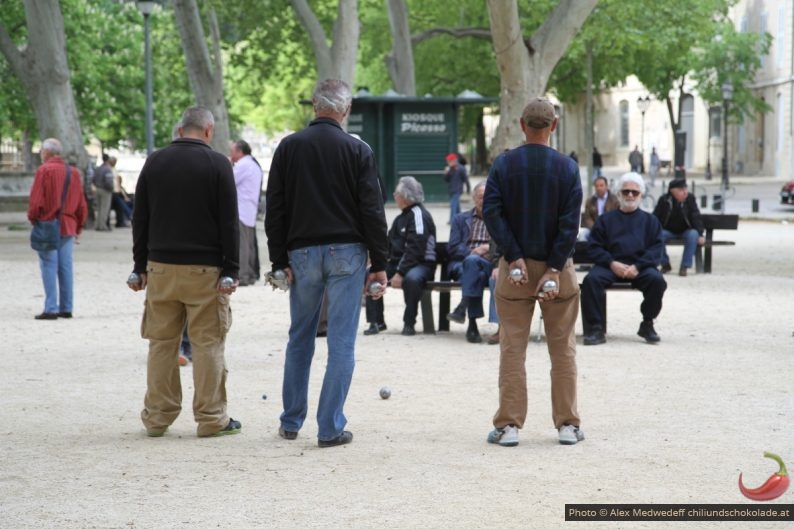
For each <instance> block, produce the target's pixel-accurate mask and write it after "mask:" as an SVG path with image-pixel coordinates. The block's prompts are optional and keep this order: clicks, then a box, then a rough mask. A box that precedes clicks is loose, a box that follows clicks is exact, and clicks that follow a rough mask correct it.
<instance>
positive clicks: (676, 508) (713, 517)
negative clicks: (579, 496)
mask: <svg viewBox="0 0 794 529" xmlns="http://www.w3.org/2000/svg"><path fill="white" fill-rule="evenodd" d="M565 521H566V522H609V521H616V522H617V521H625V522H637V521H652V522H653V521H657V522H661V521H673V522H705V521H716V522H719V521H724V522H794V504H792V503H786V504H771V505H770V504H765V505H756V504H746V503H733V504H721V503H686V504H674V503H609V504H605V503H566V504H565Z"/></svg>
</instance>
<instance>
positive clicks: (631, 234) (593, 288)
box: [582, 173, 667, 345]
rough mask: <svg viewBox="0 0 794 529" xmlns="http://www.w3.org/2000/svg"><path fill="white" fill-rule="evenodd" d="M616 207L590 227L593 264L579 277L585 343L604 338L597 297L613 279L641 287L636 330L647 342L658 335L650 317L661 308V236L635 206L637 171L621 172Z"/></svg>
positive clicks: (639, 181) (653, 219)
mask: <svg viewBox="0 0 794 529" xmlns="http://www.w3.org/2000/svg"><path fill="white" fill-rule="evenodd" d="M618 189H619V190H620V195H619V199H618V200H619V201H620V209H617V210H614V211H610V212H608V213H604V214H603V215H601V216H600V217H598V220H596V223H595V225H593V230H592V231H591V232H590V239H589V242H588V247H587V253H588V255H589V257H590V258H591V259H592V260H593V262H594V263H595V266H593V268H592V269H591V270H590V272H589V273H588V274H587V277H585V278H584V281H583V282H582V319H583V321H584V323H585V328H588V327H589V329H590V331H589V332H588V333H587V334H586V335H585V337H584V344H585V345H598V344H602V343H604V342H606V337H605V336H604V307H603V304H602V302H603V299H604V295H605V291H606V288H607V287H609V286H610V285H611V284H612V283H614V282H616V281H631V286H632V287H633V288H636V289H637V290H641V291H642V295H643V301H642V304H641V305H640V312H641V313H642V323H641V324H640V329H639V331H637V334H638V335H640V336H642V337H643V338H645V341H646V342H648V343H656V342H658V341H659V340H660V338H659V335H658V334H656V331H655V330H654V328H653V320H654V319H655V318H656V317H657V316H658V315H659V313H660V312H661V310H662V297H663V296H664V291H665V290H666V289H667V283H666V282H665V280H664V277H662V274H661V273H659V270H657V268H656V267H657V266H659V262H660V261H661V259H662V251H663V250H664V242H663V241H662V227H661V226H660V225H659V221H658V220H657V219H656V217H654V216H653V215H651V214H650V213H647V212H645V211H642V210H641V209H640V204H641V203H642V193H643V192H644V191H645V183H644V182H643V180H642V177H641V176H640V175H638V174H637V173H626V174H624V175H623V176H621V177H620V181H619V182H618Z"/></svg>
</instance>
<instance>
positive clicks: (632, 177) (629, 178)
mask: <svg viewBox="0 0 794 529" xmlns="http://www.w3.org/2000/svg"><path fill="white" fill-rule="evenodd" d="M626 182H634V183H635V184H637V185H638V186H640V193H642V194H643V195H644V194H645V180H643V179H642V176H640V175H639V174H637V173H635V172H634V171H632V172H630V173H626V174H624V175H623V176H621V177H620V179H619V180H618V188H617V191H618V193H619V192H620V190H621V189H623V184H625V183H626Z"/></svg>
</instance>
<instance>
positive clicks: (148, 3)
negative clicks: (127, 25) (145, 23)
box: [135, 0, 157, 17]
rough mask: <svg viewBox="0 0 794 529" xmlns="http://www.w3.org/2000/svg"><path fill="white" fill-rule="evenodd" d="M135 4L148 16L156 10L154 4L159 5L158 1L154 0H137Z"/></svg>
mask: <svg viewBox="0 0 794 529" xmlns="http://www.w3.org/2000/svg"><path fill="white" fill-rule="evenodd" d="M135 5H136V6H137V7H138V11H140V12H141V14H142V15H143V16H145V17H148V16H149V15H151V14H152V11H154V6H155V5H157V2H153V1H152V0H136V2H135Z"/></svg>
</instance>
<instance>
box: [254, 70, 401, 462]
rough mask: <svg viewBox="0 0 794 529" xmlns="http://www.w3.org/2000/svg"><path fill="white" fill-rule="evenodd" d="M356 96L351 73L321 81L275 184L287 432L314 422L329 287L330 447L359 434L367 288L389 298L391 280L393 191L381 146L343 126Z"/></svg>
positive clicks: (269, 211) (321, 409)
mask: <svg viewBox="0 0 794 529" xmlns="http://www.w3.org/2000/svg"><path fill="white" fill-rule="evenodd" d="M351 102H352V96H351V93H350V87H349V86H348V85H347V84H346V83H344V82H343V81H339V80H335V79H326V80H324V81H320V82H319V83H317V85H316V87H315V90H314V93H313V95H312V106H313V107H314V113H315V119H314V120H313V121H312V122H311V123H309V126H308V127H306V128H305V129H304V130H302V131H300V132H296V133H295V134H292V135H290V136H288V137H286V138H284V139H283V140H282V141H281V143H280V144H279V146H278V148H277V149H276V152H275V153H274V155H273V162H272V165H271V167H270V176H269V179H268V186H267V201H266V212H265V232H266V233H267V239H268V241H267V243H268V249H269V253H270V260H271V261H272V263H273V270H274V271H276V270H284V272H285V273H286V274H287V278H288V280H289V282H290V318H291V324H290V329H289V342H288V343H287V351H286V359H285V362H284V383H283V387H282V400H283V404H284V411H283V412H282V414H281V425H280V427H279V435H280V436H281V437H283V438H284V439H287V440H293V439H295V438H296V437H297V436H298V431H299V430H300V429H301V427H302V426H303V423H304V421H305V420H306V414H307V412H308V390H309V371H310V369H311V363H312V357H313V356H314V347H315V338H316V334H317V326H318V323H319V317H320V304H321V302H322V299H323V292H325V293H326V295H327V299H328V331H327V337H328V363H327V365H326V369H325V378H324V379H323V387H322V390H321V392H320V402H319V405H318V408H317V423H318V432H317V439H318V445H319V446H320V447H321V448H324V447H331V446H339V445H343V444H347V443H350V442H351V441H352V440H353V434H352V433H351V432H349V431H347V430H345V425H346V424H347V418H346V417H345V414H344V409H343V408H344V404H345V400H346V399H347V393H348V390H349V388H350V382H351V380H352V377H353V368H354V365H355V344H356V330H357V328H358V322H359V314H360V312H361V293H362V289H363V288H365V287H366V288H367V289H369V285H370V284H371V283H372V282H375V281H377V282H379V283H380V284H381V285H382V286H381V288H380V290H379V291H378V292H376V293H375V294H374V297H376V298H379V297H380V296H382V295H383V292H384V291H385V285H386V256H387V239H386V215H385V212H384V208H383V193H382V190H381V187H380V178H379V176H378V170H377V165H376V163H375V157H374V155H373V153H372V150H371V149H370V148H369V146H368V145H367V144H366V143H364V142H363V141H361V140H359V139H357V138H355V137H353V136H351V135H349V134H348V133H347V132H345V131H344V130H343V129H342V123H344V122H345V120H346V118H347V116H348V114H349V113H350V106H351ZM368 254H369V255H368ZM367 257H369V261H370V272H369V273H367V272H366V266H367ZM368 291H369V290H368Z"/></svg>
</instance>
